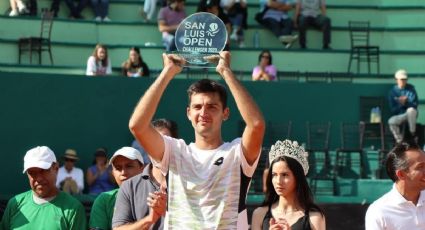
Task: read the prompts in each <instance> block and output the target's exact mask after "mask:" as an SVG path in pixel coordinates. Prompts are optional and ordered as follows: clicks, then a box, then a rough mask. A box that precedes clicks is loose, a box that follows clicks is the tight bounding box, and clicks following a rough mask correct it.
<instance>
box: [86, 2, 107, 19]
mask: <svg viewBox="0 0 425 230" xmlns="http://www.w3.org/2000/svg"><path fill="white" fill-rule="evenodd" d="M90 1H91V5H92V7H93V11H94V16H95V18H94V20H95V21H97V22H100V21H104V22H110V21H111V19H110V18H108V9H109V0H90Z"/></svg>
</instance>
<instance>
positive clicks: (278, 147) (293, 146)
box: [269, 140, 309, 175]
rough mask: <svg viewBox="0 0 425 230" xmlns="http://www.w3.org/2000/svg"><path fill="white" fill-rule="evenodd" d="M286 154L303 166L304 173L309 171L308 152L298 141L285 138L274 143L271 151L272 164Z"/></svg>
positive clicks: (270, 160) (270, 159)
mask: <svg viewBox="0 0 425 230" xmlns="http://www.w3.org/2000/svg"><path fill="white" fill-rule="evenodd" d="M281 156H286V157H290V158H292V159H294V160H296V161H298V163H300V165H301V167H303V170H304V175H307V173H308V168H309V166H308V159H307V157H308V153H307V152H306V151H305V150H304V147H302V146H300V145H299V144H298V142H296V141H293V142H292V141H290V140H284V141H277V142H276V143H275V144H274V145H272V147H271V149H270V152H269V162H270V164H271V163H272V162H273V161H274V160H275V159H276V158H278V157H281Z"/></svg>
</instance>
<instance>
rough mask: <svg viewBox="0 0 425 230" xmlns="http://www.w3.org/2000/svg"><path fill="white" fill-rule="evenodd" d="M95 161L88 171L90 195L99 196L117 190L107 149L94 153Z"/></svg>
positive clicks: (99, 149)
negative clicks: (109, 165)
mask: <svg viewBox="0 0 425 230" xmlns="http://www.w3.org/2000/svg"><path fill="white" fill-rule="evenodd" d="M94 156H95V160H94V162H93V165H92V166H90V167H89V168H88V169H87V173H86V176H87V184H88V186H89V194H91V195H98V194H100V193H102V192H107V191H110V190H112V189H114V188H115V185H114V184H113V183H114V178H113V176H112V172H111V167H108V158H107V156H106V149H104V148H98V149H97V150H96V152H95V153H94Z"/></svg>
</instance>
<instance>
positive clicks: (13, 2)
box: [9, 0, 29, 17]
mask: <svg viewBox="0 0 425 230" xmlns="http://www.w3.org/2000/svg"><path fill="white" fill-rule="evenodd" d="M9 3H10V9H11V10H10V13H9V16H10V17H15V16H19V15H20V14H27V13H29V10H28V9H27V6H26V5H25V4H24V2H23V1H22V0H9Z"/></svg>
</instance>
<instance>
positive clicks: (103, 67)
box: [86, 44, 112, 76]
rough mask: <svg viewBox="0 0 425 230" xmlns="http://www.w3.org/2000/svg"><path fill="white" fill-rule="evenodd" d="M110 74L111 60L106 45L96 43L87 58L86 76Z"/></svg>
mask: <svg viewBox="0 0 425 230" xmlns="http://www.w3.org/2000/svg"><path fill="white" fill-rule="evenodd" d="M108 74H112V65H111V60H110V59H109V57H108V50H107V49H106V46H104V45H102V44H97V45H96V47H95V48H94V51H93V53H92V55H91V56H90V57H89V59H88V60H87V70H86V75H87V76H104V75H108Z"/></svg>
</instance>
